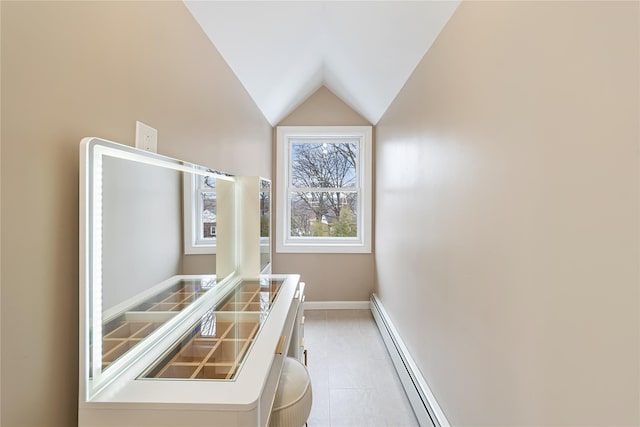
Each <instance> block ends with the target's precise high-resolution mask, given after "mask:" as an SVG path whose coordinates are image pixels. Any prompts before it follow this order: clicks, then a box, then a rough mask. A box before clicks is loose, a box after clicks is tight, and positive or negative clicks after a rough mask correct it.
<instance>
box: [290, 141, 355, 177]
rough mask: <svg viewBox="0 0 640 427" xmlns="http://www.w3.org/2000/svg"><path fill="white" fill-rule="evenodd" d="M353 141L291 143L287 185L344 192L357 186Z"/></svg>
mask: <svg viewBox="0 0 640 427" xmlns="http://www.w3.org/2000/svg"><path fill="white" fill-rule="evenodd" d="M358 146H359V143H358V141H357V140H353V141H350V140H344V139H337V140H336V139H334V140H331V139H326V140H317V139H316V140H293V141H291V146H290V170H289V177H290V179H289V185H290V187H297V188H327V189H347V188H354V187H358V186H359V182H358Z"/></svg>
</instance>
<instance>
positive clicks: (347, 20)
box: [185, 0, 459, 125]
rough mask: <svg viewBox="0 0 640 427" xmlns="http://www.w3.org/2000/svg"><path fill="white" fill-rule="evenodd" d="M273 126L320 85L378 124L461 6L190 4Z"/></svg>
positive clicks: (430, 3) (455, 3) (407, 3)
mask: <svg viewBox="0 0 640 427" xmlns="http://www.w3.org/2000/svg"><path fill="white" fill-rule="evenodd" d="M185 4H186V6H187V8H188V9H189V10H190V11H191V14H192V15H193V16H194V18H195V19H196V21H198V23H199V24H200V26H201V27H202V28H203V30H204V32H205V33H206V34H207V36H208V37H209V39H211V41H212V42H213V44H214V45H215V46H216V48H217V49H218V51H219V52H220V54H221V55H222V56H223V58H224V59H225V61H226V62H227V63H228V64H229V66H230V67H231V69H232V70H233V72H234V73H235V74H236V75H237V76H238V78H239V79H240V81H241V82H242V84H243V85H244V87H245V88H246V89H247V91H248V92H249V94H250V95H251V97H252V98H253V100H254V101H255V102H256V104H257V105H258V107H259V108H260V110H261V111H262V113H263V114H264V115H265V117H266V118H267V120H269V122H270V123H271V124H272V125H276V124H278V122H280V120H282V119H283V118H285V117H286V116H287V115H288V114H289V113H291V112H292V111H293V110H294V109H295V108H296V107H297V106H299V105H300V104H301V103H302V102H304V101H305V100H306V99H307V98H308V97H309V96H310V95H312V94H313V93H314V92H315V91H316V90H317V89H319V88H320V87H321V86H322V85H324V86H326V87H327V88H328V89H329V90H331V91H332V92H333V93H334V94H336V95H337V96H338V97H339V98H341V99H342V100H343V101H344V102H345V103H347V104H348V105H349V106H351V108H353V109H354V110H355V111H357V112H358V113H360V114H361V115H362V116H363V117H365V118H366V119H367V120H369V121H370V122H371V123H372V124H376V123H377V122H378V120H379V119H380V118H381V117H382V115H383V114H384V112H385V111H386V109H387V108H388V107H389V105H390V104H391V102H392V101H393V99H394V98H395V97H396V95H397V94H398V92H399V91H400V89H401V88H402V86H403V85H404V83H405V82H406V80H407V78H408V77H409V76H410V75H411V73H412V72H413V70H414V68H415V67H416V65H417V64H418V62H419V61H420V60H421V59H422V57H423V56H424V54H425V53H426V52H427V50H428V49H429V48H430V47H431V44H432V43H433V42H434V40H435V39H436V37H437V36H438V34H439V33H440V31H441V30H442V28H443V27H444V25H445V24H446V23H447V21H448V20H449V18H450V17H451V15H452V14H453V12H454V11H455V9H456V8H457V7H458V4H459V1H336V0H334V1H191V0H185Z"/></svg>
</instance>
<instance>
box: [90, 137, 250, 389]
mask: <svg viewBox="0 0 640 427" xmlns="http://www.w3.org/2000/svg"><path fill="white" fill-rule="evenodd" d="M80 160H81V167H80V175H81V176H80V222H81V227H80V246H81V247H80V256H81V259H80V266H81V272H80V282H81V283H80V296H81V301H80V310H81V313H80V314H81V317H80V318H81V319H83V320H82V321H83V324H82V325H81V331H82V336H81V341H82V343H81V348H82V349H84V352H83V354H82V358H83V360H82V361H81V362H82V363H81V364H82V365H83V367H84V371H85V378H86V379H87V383H86V384H85V393H86V394H87V395H91V394H92V393H93V392H95V391H96V390H97V389H98V388H99V387H100V386H101V385H102V384H104V383H106V382H108V381H109V379H110V378H113V376H115V375H117V372H118V371H119V370H120V369H121V368H122V367H124V366H126V365H127V364H128V363H129V362H130V361H131V360H132V359H133V358H135V357H136V356H135V355H136V353H138V352H142V351H144V350H145V345H147V346H148V345H150V344H148V343H149V342H150V340H147V338H149V337H151V336H153V335H155V336H158V335H160V334H162V333H163V331H164V330H168V329H169V328H171V323H172V322H178V321H180V313H181V312H182V311H183V310H184V309H185V308H187V307H189V306H190V305H192V306H193V305H196V304H198V301H200V300H201V297H202V296H203V295H205V294H206V292H208V291H209V290H211V289H213V288H214V287H216V286H219V284H220V283H221V282H223V281H224V280H225V279H226V278H229V277H231V276H233V274H234V272H235V271H236V267H237V259H236V247H235V245H236V243H235V233H236V231H235V222H234V221H235V220H234V217H235V212H234V209H235V190H234V181H235V178H234V177H233V176H230V175H228V174H225V173H221V172H219V171H214V170H211V169H208V168H205V167H202V166H199V165H195V164H191V163H188V162H183V161H180V160H176V159H172V158H168V157H164V156H160V155H157V154H154V153H149V152H145V151H141V150H137V149H134V148H131V147H128V146H124V145H121V144H117V143H114V142H110V141H106V140H103V139H99V138H85V139H83V141H82V143H81V159H80ZM145 343H147V344H145Z"/></svg>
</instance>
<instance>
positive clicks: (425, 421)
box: [370, 294, 450, 427]
mask: <svg viewBox="0 0 640 427" xmlns="http://www.w3.org/2000/svg"><path fill="white" fill-rule="evenodd" d="M370 306H371V312H372V313H373V317H374V319H375V321H376V323H377V325H378V329H379V330H380V334H381V335H382V338H383V339H384V343H385V345H386V347H387V350H388V351H389V354H390V355H391V359H392V360H393V365H394V366H395V368H396V371H397V372H398V376H399V377H400V380H401V381H402V386H403V387H404V390H405V392H406V393H407V397H408V398H409V402H410V403H411V407H412V408H413V411H414V413H415V415H416V418H417V419H418V422H419V423H420V426H421V427H450V425H449V422H448V421H447V418H446V417H445V416H444V413H443V412H442V410H441V409H440V406H439V405H438V402H437V401H436V399H435V397H434V396H433V393H431V390H430V389H429V386H428V385H427V382H426V381H425V380H424V378H423V377H422V374H421V373H420V370H419V369H418V367H417V365H416V364H415V362H414V361H413V358H412V357H411V355H410V354H409V352H408V351H407V348H406V347H405V345H404V343H403V342H402V339H401V338H400V336H399V335H398V332H397V331H396V329H395V327H394V326H393V323H391V319H389V316H387V313H386V312H385V310H384V307H383V306H382V303H381V302H380V300H379V299H378V297H377V296H376V294H373V295H371V300H370Z"/></svg>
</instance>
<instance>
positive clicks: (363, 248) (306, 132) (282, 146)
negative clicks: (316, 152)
mask: <svg viewBox="0 0 640 427" xmlns="http://www.w3.org/2000/svg"><path fill="white" fill-rule="evenodd" d="M326 137H329V138H340V137H345V138H351V139H354V138H356V139H358V141H359V142H358V163H357V169H358V170H357V173H358V181H359V186H358V187H356V188H354V190H356V191H357V193H358V236H357V237H354V238H330V237H304V238H302V237H291V236H289V233H290V224H291V220H290V218H291V211H290V209H291V206H290V202H289V194H290V191H291V186H290V183H289V180H290V171H291V169H290V163H291V151H290V149H291V140H295V139H305V138H309V139H317V138H326ZM372 151H373V142H372V127H371V126H279V127H278V128H277V130H276V156H277V157H276V159H277V160H276V177H277V193H276V197H277V200H276V233H275V237H276V252H278V253H371V240H372V239H371V234H372V220H371V218H372V212H371V211H372V168H373V161H372V158H373V156H372ZM350 190H351V189H350Z"/></svg>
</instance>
